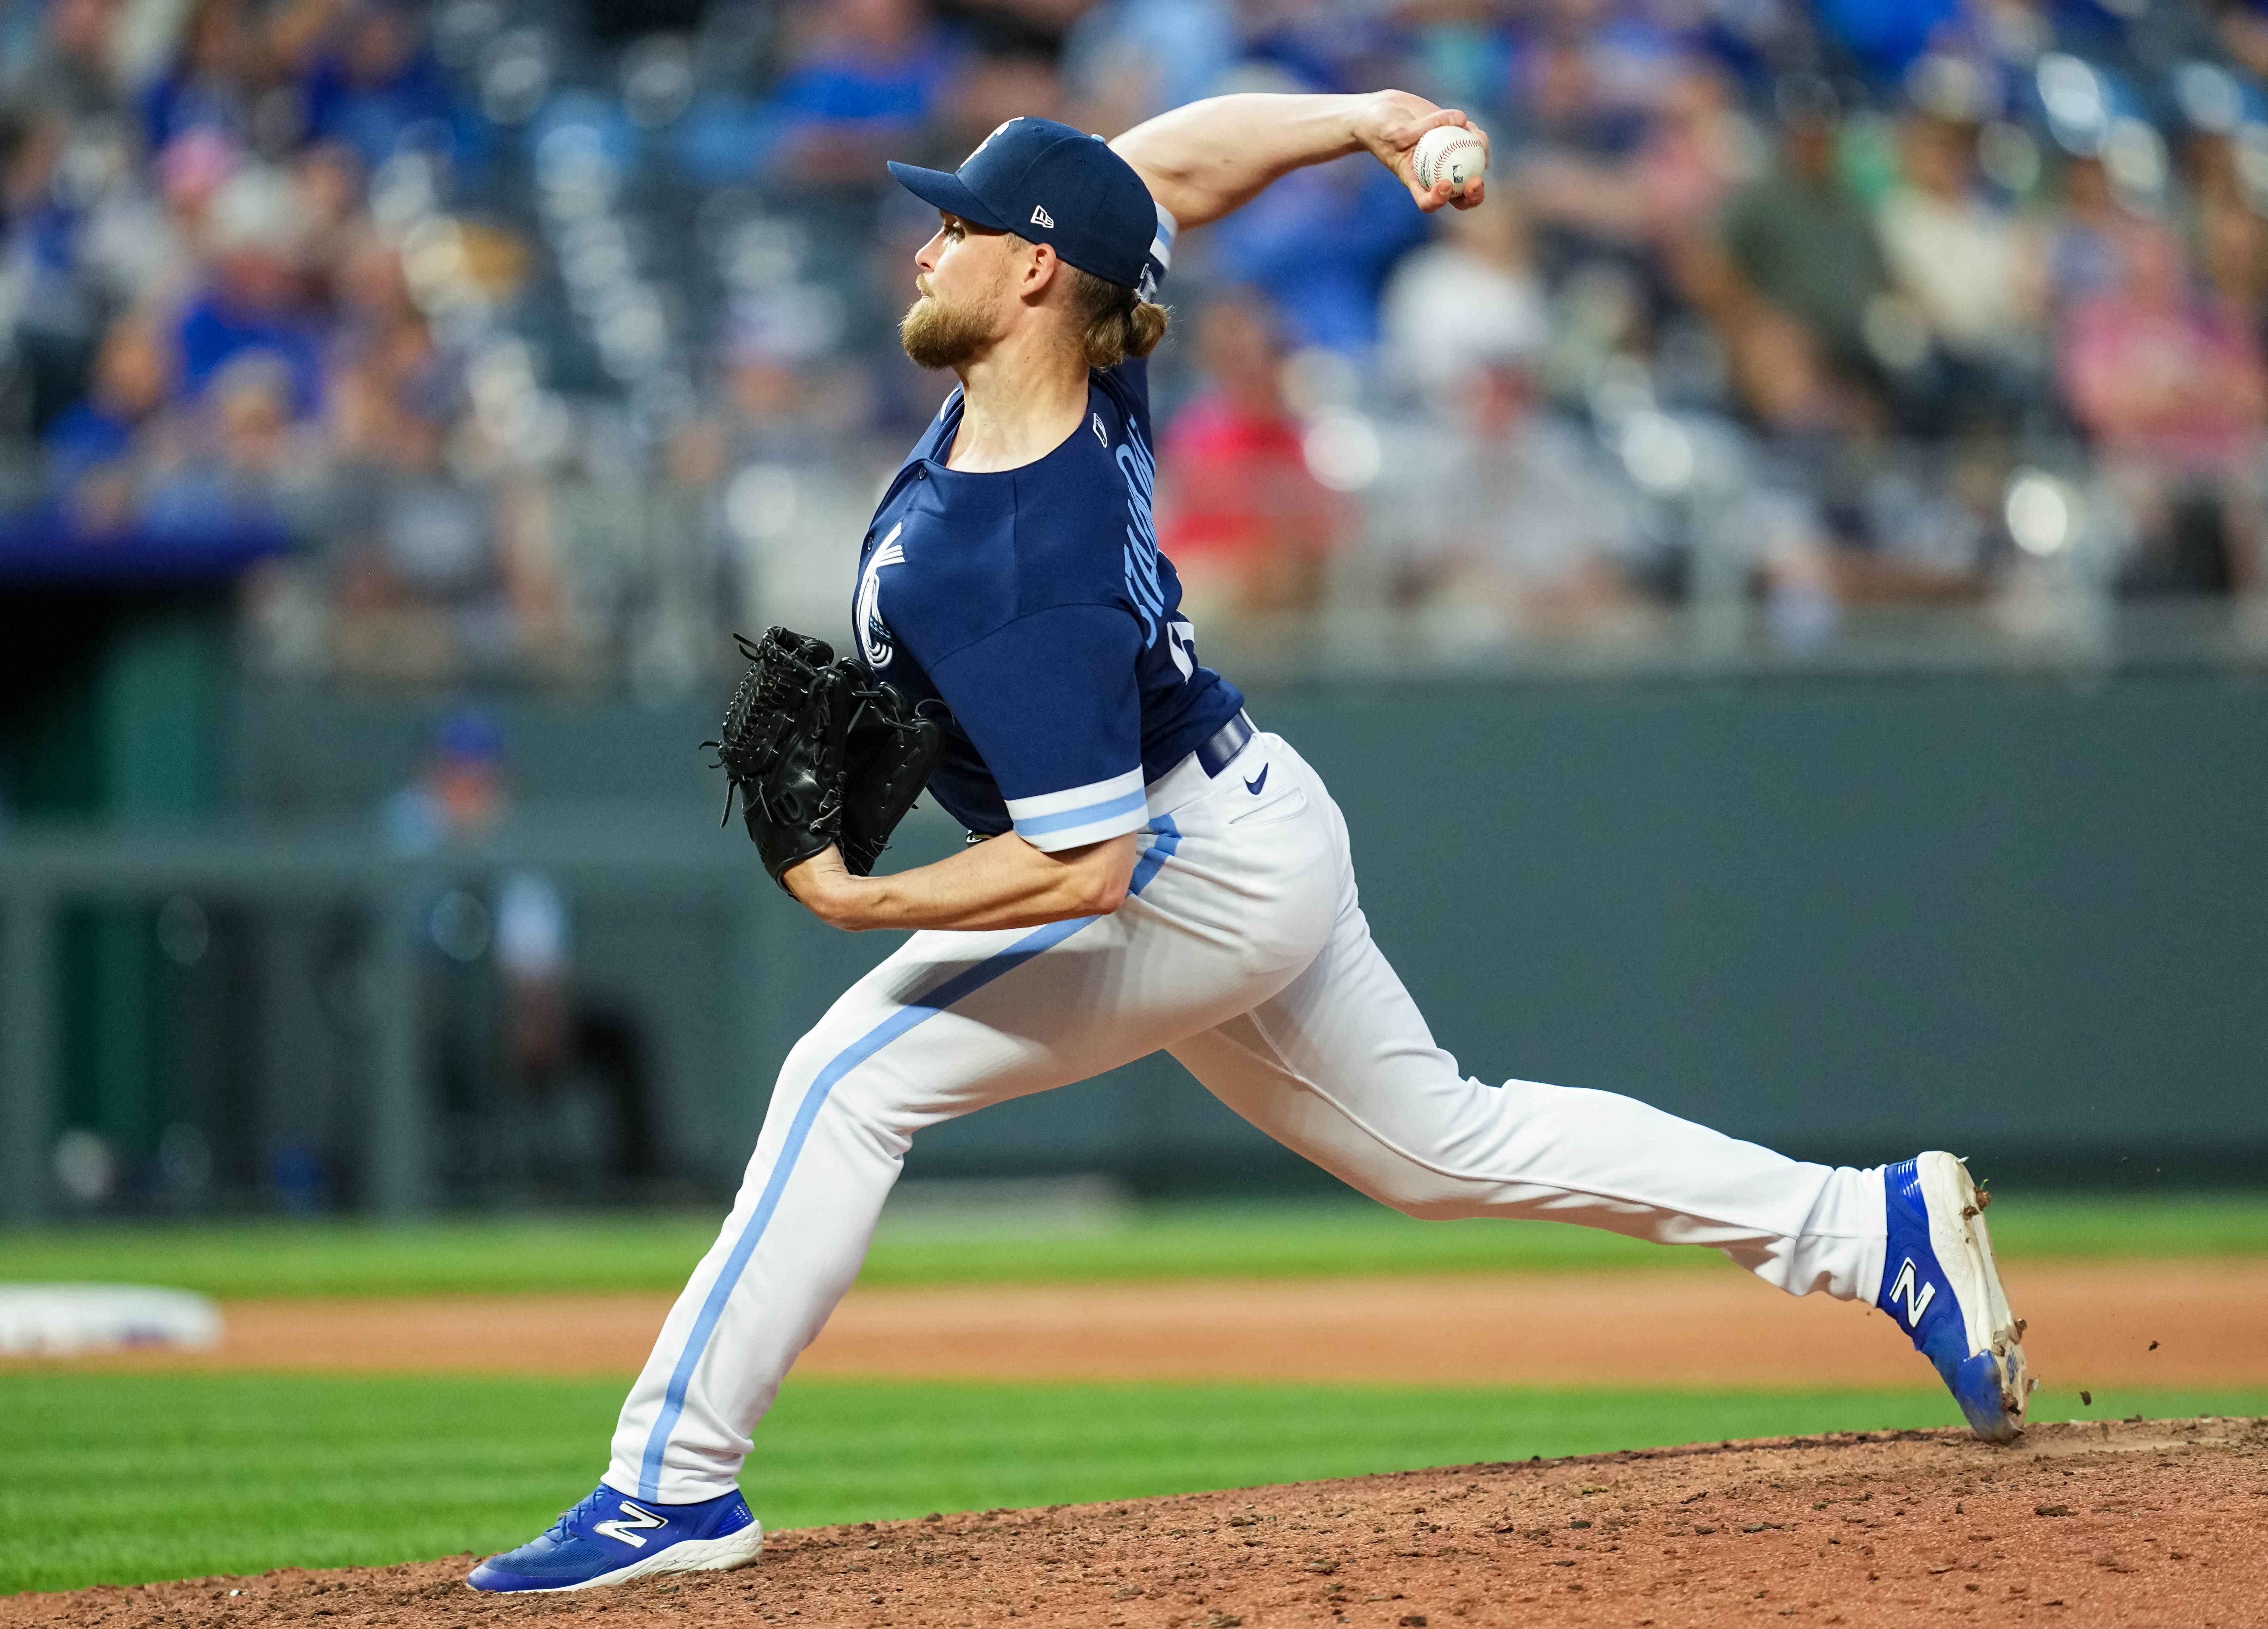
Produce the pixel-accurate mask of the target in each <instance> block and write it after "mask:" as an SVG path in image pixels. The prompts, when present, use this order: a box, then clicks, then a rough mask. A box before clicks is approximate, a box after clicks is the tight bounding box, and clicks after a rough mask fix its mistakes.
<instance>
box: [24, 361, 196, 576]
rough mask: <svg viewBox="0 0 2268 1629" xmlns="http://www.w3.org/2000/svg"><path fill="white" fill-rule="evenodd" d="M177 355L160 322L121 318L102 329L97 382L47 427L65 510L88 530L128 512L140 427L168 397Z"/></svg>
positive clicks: (51, 474)
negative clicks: (169, 345)
mask: <svg viewBox="0 0 2268 1629" xmlns="http://www.w3.org/2000/svg"><path fill="white" fill-rule="evenodd" d="M172 389H173V356H172V353H171V351H170V350H169V349H168V348H167V346H166V342H165V339H164V338H163V336H162V335H160V334H159V333H158V329H157V328H156V325H155V324H153V323H151V322H150V321H147V320H146V319H136V320H131V321H124V322H121V323H119V324H118V325H117V326H116V327H115V328H112V329H111V330H110V332H109V333H108V334H107V335H105V336H104V338H103V342H102V350H101V351H100V353H99V355H98V356H97V357H96V359H95V365H94V383H93V387H92V389H91V390H90V391H89V392H88V393H87V395H86V397H85V400H83V401H81V402H76V403H74V404H73V405H72V406H71V407H70V408H69V409H66V410H65V411H64V412H63V414H62V416H59V417H58V418H57V419H56V420H55V423H54V424H50V425H49V426H48V433H47V438H46V445H47V453H48V481H49V483H51V485H52V486H53V488H54V489H55V491H56V492H57V493H58V495H60V496H61V497H62V498H63V502H64V505H65V509H66V512H69V513H70V515H71V516H72V518H73V519H74V520H76V521H77V523H78V524H79V525H81V526H83V527H85V528H87V529H88V530H90V531H110V530H114V529H116V528H117V527H122V526H123V525H125V524H126V523H127V522H128V520H129V519H130V518H131V515H132V510H133V503H134V478H135V477H134V472H133V469H132V467H131V464H130V458H131V455H132V454H133V453H136V451H137V450H142V449H139V448H138V447H137V443H138V442H140V441H141V440H142V439H144V437H143V432H144V428H145V426H147V425H148V424H150V423H151V419H152V418H153V417H154V416H155V415H156V414H157V412H158V409H160V408H161V407H163V406H164V405H165V403H166V401H167V400H168V399H169V398H170V396H171V394H172Z"/></svg>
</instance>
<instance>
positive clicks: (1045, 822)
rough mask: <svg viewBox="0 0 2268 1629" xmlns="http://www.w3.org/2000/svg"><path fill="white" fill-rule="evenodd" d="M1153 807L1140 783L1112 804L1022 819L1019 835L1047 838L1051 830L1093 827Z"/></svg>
mask: <svg viewBox="0 0 2268 1629" xmlns="http://www.w3.org/2000/svg"><path fill="white" fill-rule="evenodd" d="M1148 807H1150V794H1149V793H1148V792H1145V791H1143V790H1142V789H1141V788H1140V787H1139V786H1137V787H1136V788H1135V789H1134V790H1133V791H1131V792H1128V793H1127V794H1126V795H1125V796H1124V797H1123V798H1113V799H1111V800H1109V801H1108V803H1090V804H1088V805H1087V806H1086V807H1085V808H1083V809H1065V810H1064V811H1063V813H1061V814H1060V815H1034V816H1032V818H1031V819H1029V820H1020V821H1018V822H1016V835H1017V836H1018V837H1046V836H1047V835H1048V833H1049V832H1050V831H1069V830H1070V829H1071V828H1072V827H1074V826H1092V825H1093V824H1094V822H1096V821H1099V820H1109V819H1112V818H1113V817H1115V816H1116V815H1134V814H1138V813H1139V812H1141V811H1142V810H1144V809H1146V808H1148Z"/></svg>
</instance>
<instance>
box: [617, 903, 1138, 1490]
mask: <svg viewBox="0 0 2268 1629" xmlns="http://www.w3.org/2000/svg"><path fill="white" fill-rule="evenodd" d="M1099 920H1101V918H1096V917H1072V918H1069V919H1068V920H1066V921H1063V922H1050V923H1049V924H1048V925H1046V926H1044V927H1039V928H1035V929H1033V930H1032V932H1028V933H1027V934H1025V935H1024V937H1023V938H1021V939H1020V940H1017V941H1016V942H1015V943H1014V944H1013V945H1011V946H1009V947H1008V948H1007V949H1005V950H1004V951H1002V952H1001V953H1000V954H999V955H996V956H988V957H987V958H985V960H983V961H982V962H977V963H976V965H975V966H974V967H969V968H964V969H961V971H960V972H958V973H956V974H954V976H953V977H951V978H948V979H946V981H945V982H944V983H943V984H939V986H938V987H937V988H936V989H934V990H932V991H930V992H929V994H927V995H926V996H924V997H923V998H922V999H920V1000H918V1001H914V1002H909V1003H908V1004H907V1005H906V1006H902V1007H900V1008H899V1009H898V1010H897V1011H896V1012H895V1013H893V1014H890V1015H889V1016H888V1017H887V1018H886V1019H884V1020H883V1021H881V1022H880V1023H879V1024H877V1025H875V1026H874V1027H873V1028H872V1029H869V1030H868V1031H867V1032H866V1033H865V1035H863V1036H859V1037H858V1039H857V1040H856V1041H853V1042H852V1043H851V1044H850V1045H849V1046H846V1047H844V1048H843V1050H841V1051H839V1052H837V1053H836V1055H835V1056H834V1057H833V1058H830V1059H829V1060H828V1064H827V1066H826V1067H825V1068H823V1069H821V1071H820V1072H819V1073H818V1074H817V1075H816V1076H814V1078H813V1080H812V1082H811V1084H810V1086H808V1087H806V1088H805V1089H804V1094H803V1101H802V1102H800V1103H799V1104H797V1105H796V1110H795V1120H794V1122H793V1124H791V1125H790V1126H789V1127H788V1131H787V1141H786V1143H785V1144H784V1146H782V1147H781V1149H780V1154H779V1159H778V1161H777V1162H775V1163H774V1165H773V1166H772V1174H771V1176H770V1177H769V1178H767V1179H766V1180H765V1183H764V1191H763V1195H762V1198H759V1199H758V1200H757V1201H756V1208H755V1213H754V1214H753V1215H751V1216H750V1217H749V1218H748V1225H747V1227H743V1228H742V1229H741V1230H740V1237H739V1238H738V1239H736V1240H734V1241H733V1253H732V1254H731V1255H730V1256H728V1257H725V1265H724V1267H723V1269H722V1270H721V1271H719V1272H718V1274H717V1281H716V1282H715V1283H713V1284H711V1286H709V1294H708V1295H707V1297H706V1298H705V1299H703V1301H702V1303H701V1314H700V1316H698V1317H696V1318H695V1319H694V1321H693V1330H692V1332H691V1333H690V1334H689V1335H688V1336H687V1337H686V1341H685V1350H684V1351H683V1352H681V1353H679V1354H678V1357H677V1367H675V1368H674V1369H673V1370H671V1371H670V1375H669V1389H668V1391H667V1392H666V1393H665V1394H664V1395H663V1397H662V1403H661V1413H660V1414H659V1417H657V1418H656V1419H655V1420H654V1422H653V1431H652V1434H650V1435H649V1436H648V1437H647V1438H646V1443H645V1458H644V1461H643V1462H641V1463H640V1464H639V1466H638V1497H639V1498H641V1499H652V1500H659V1498H660V1497H661V1463H662V1459H663V1456H665V1455H666V1453H667V1452H668V1449H669V1434H670V1433H671V1432H672V1431H673V1430H674V1429H675V1428H676V1426H677V1421H678V1417H679V1416H680V1415H681V1414H683V1413H684V1412H685V1392H686V1389H687V1388H688V1387H689V1386H690V1385H691V1384H692V1383H693V1371H694V1370H695V1369H696V1368H698V1367H700V1366H701V1354H702V1353H704V1352H706V1351H707V1350H708V1348H709V1341H710V1338H711V1336H713V1335H715V1334H716V1332H717V1323H718V1319H720V1318H722V1317H723V1316H725V1303H726V1302H727V1301H731V1300H732V1299H733V1291H734V1290H735V1289H737V1288H739V1287H740V1276H741V1275H742V1274H743V1273H745V1272H747V1270H748V1262H749V1260H750V1259H751V1258H752V1257H754V1256H755V1253H756V1246H757V1244H758V1243H760V1242H762V1239H763V1236H764V1229H765V1228H766V1227H770V1225H771V1220H772V1213H773V1212H774V1211H776V1210H777V1209H778V1208H779V1201H780V1194H781V1193H782V1191H783V1190H785V1188H786V1187H787V1179H788V1177H789V1176H790V1175H791V1174H792V1172H793V1171H794V1169H795V1162H796V1161H797V1160H798V1159H799V1157H800V1156H801V1155H802V1154H803V1146H804V1144H805V1143H806V1141H807V1140H808V1139H810V1136H811V1124H812V1122H813V1121H814V1120H816V1119H817V1118H818V1117H819V1110H820V1108H821V1105H822V1104H824V1103H825V1102H827V1096H828V1093H830V1092H832V1091H833V1090H834V1089H835V1087H836V1084H837V1083H838V1082H839V1081H841V1080H842V1079H843V1076H845V1075H847V1074H849V1073H850V1072H851V1071H852V1070H853V1069H856V1068H857V1067H858V1065H860V1064H863V1063H865V1061H866V1060H867V1059H868V1058H872V1057H873V1055H874V1054H875V1053H877V1052H879V1051H880V1050H882V1049H883V1048H884V1047H886V1046H887V1045H888V1044H889V1043H891V1042H893V1041H895V1040H896V1039H897V1038H898V1037H899V1036H902V1035H903V1034H905V1033H906V1031H908V1030H909V1029H911V1028H914V1026H916V1025H917V1024H919V1023H921V1022H922V1021H924V1020H926V1019H930V1018H933V1017H935V1016H936V1015H937V1014H939V1013H942V1012H943V1011H945V1009H946V1008H947V1007H949V1006H952V1005H953V1004H954V1002H956V1001H958V1000H960V999H961V997H963V996H966V995H969V994H971V993H973V992H974V991H978V990H982V989H983V987H984V986H985V985H987V984H990V983H991V982H992V981H993V980H994V979H996V978H998V977H1000V976H1001V975H1002V974H1003V973H1008V972H1013V971H1014V970H1015V969H1017V968H1020V967H1021V966H1023V965H1024V963H1025V962H1028V961H1030V960H1031V959H1032V958H1033V957H1034V956H1036V955H1040V954H1041V953H1042V951H1046V950H1052V949H1053V948H1054V947H1056V946H1057V945H1060V944H1061V943H1063V941H1064V940H1066V939H1069V938H1070V937H1071V935H1072V934H1073V933H1076V932H1079V929H1081V928H1083V927H1085V926H1086V925H1087V924H1088V923H1090V922H1094V921H1099Z"/></svg>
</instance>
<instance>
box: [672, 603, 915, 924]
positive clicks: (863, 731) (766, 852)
mask: <svg viewBox="0 0 2268 1629" xmlns="http://www.w3.org/2000/svg"><path fill="white" fill-rule="evenodd" d="M735 638H738V636H737V635H736V636H735ZM739 643H740V650H741V652H742V653H743V654H744V655H746V656H747V658H748V660H749V664H750V665H749V667H748V671H747V673H746V674H743V675H742V676H741V679H740V686H739V688H738V689H735V690H734V691H733V699H732V701H731V703H730V704H728V705H727V706H726V708H725V724H724V728H723V730H722V732H721V733H722V735H723V738H724V739H723V740H721V741H708V742H704V743H703V745H705V746H710V747H714V748H717V756H718V767H720V768H721V769H723V770H724V771H725V776H726V778H727V779H728V781H729V782H730V786H729V787H728V788H727V790H726V792H725V818H726V819H727V820H729V819H731V818H732V814H733V790H734V789H737V790H738V791H739V792H740V805H741V811H742V813H743V815H745V816H746V818H747V824H748V836H749V837H752V838H754V839H755V844H756V851H757V853H758V854H760V855H762V858H763V862H764V869H765V870H766V871H768V872H770V873H771V877H772V881H775V882H777V883H779V885H780V886H781V887H782V888H785V887H786V886H787V883H786V881H785V878H786V873H787V872H788V870H789V868H790V867H792V866H797V865H799V864H801V863H802V862H803V861H805V860H806V859H810V858H811V857H812V856H813V855H814V854H817V853H820V852H821V851H823V850H825V849H826V848H827V847H828V845H829V844H836V845H838V846H839V847H840V848H841V850H842V851H843V864H844V865H845V866H848V867H849V868H850V869H851V872H852V873H855V874H857V875H858V876H862V877H863V876H865V875H868V874H869V873H872V871H873V867H874V861H875V859H877V858H879V857H880V854H881V852H882V851H883V850H884V849H885V848H886V847H887V846H888V844H889V837H890V833H891V832H892V831H893V830H895V829H896V828H897V824H898V822H900V821H901V820H903V819H904V818H905V815H906V811H907V810H909V809H910V808H911V807H913V805H914V800H915V799H916V798H917V797H918V796H919V795H920V794H921V789H922V787H923V786H924V785H926V784H927V782H928V780H929V775H930V770H932V769H933V768H934V767H936V764H937V758H938V754H939V752H941V751H942V750H943V749H944V746H945V736H944V733H943V732H942V731H941V730H940V729H939V727H938V726H937V725H936V724H935V723H934V722H932V720H930V719H924V718H920V717H918V716H917V715H916V714H914V713H912V712H910V711H908V710H907V708H906V706H905V704H904V701H903V698H902V697H900V696H899V695H898V693H897V691H895V690H894V689H891V688H890V687H889V686H888V685H887V684H884V683H882V682H880V681H879V680H877V679H875V678H874V677H873V675H872V674H868V673H867V671H866V670H865V668H864V667H859V666H858V664H857V663H856V662H852V661H849V660H843V661H837V660H835V652H833V651H832V650H831V649H829V648H828V645H826V644H825V643H824V642H823V641H821V640H818V639H813V638H806V636H804V635H802V634H799V633H793V632H791V631H790V630H787V629H784V628H771V629H767V630H765V632H764V636H763V638H761V639H759V640H757V641H755V643H754V644H750V643H749V642H748V641H747V640H746V639H740V640H739Z"/></svg>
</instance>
